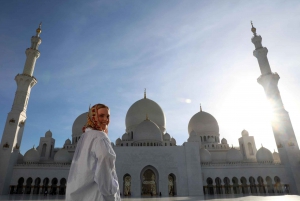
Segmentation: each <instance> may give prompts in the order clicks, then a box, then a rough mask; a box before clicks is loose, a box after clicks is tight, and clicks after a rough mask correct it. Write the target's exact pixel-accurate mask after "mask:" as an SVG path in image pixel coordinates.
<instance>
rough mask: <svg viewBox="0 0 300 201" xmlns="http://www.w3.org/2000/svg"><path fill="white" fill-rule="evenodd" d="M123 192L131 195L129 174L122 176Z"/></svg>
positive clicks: (125, 194)
mask: <svg viewBox="0 0 300 201" xmlns="http://www.w3.org/2000/svg"><path fill="white" fill-rule="evenodd" d="M123 188H124V189H123V194H124V196H131V176H130V174H125V175H124V177H123Z"/></svg>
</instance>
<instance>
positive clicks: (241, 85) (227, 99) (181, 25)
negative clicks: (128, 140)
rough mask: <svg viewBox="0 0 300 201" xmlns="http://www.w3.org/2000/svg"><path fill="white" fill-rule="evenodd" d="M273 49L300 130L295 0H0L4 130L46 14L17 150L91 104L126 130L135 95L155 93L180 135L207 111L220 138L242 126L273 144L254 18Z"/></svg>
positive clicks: (67, 124) (299, 19) (61, 138)
mask: <svg viewBox="0 0 300 201" xmlns="http://www.w3.org/2000/svg"><path fill="white" fill-rule="evenodd" d="M251 20H252V21H253V24H254V26H255V27H256V29H257V33H258V34H259V35H261V36H262V38H263V41H262V43H263V46H264V47H267V48H268V50H269V53H268V59H269V63H270V65H271V69H272V71H273V72H277V73H278V74H279V75H280V77H281V79H280V81H279V90H280V93H281V96H282V100H283V103H284V106H285V108H286V110H287V111H288V112H289V114H290V118H291V121H292V124H293V127H294V131H295V133H296V137H297V140H298V141H299V140H300V124H299V120H300V93H299V90H300V81H299V79H297V78H298V77H299V74H300V71H299V69H300V68H299V66H300V60H299V52H300V38H299V33H300V3H299V1H298V0H295V1H292V0H291V1H278V0H271V1H267V0H266V1H255V0H253V1H238V0H228V1H221V0H219V1H217V0H211V1H201V0H197V1H190V0H187V1H179V0H172V1H168V0H166V1H156V0H152V1H132V0H128V1H100V0H86V1H68V0H66V1H55V0H53V1H38V0H32V1H26V2H25V1H4V2H2V3H1V8H0V95H1V98H0V136H1V137H2V131H3V129H4V124H5V121H6V118H7V114H8V113H9V112H10V110H11V106H12V103H13V100H14V94H15V91H16V83H15V81H14V77H15V76H16V75H17V74H18V73H22V72H23V67H24V63H25V60H26V55H25V50H26V48H28V47H30V38H31V36H33V35H35V30H36V28H37V27H38V25H39V23H40V22H41V21H42V23H43V24H42V33H41V35H40V37H41V38H42V44H41V45H40V47H39V51H40V53H41V56H40V58H38V60H37V62H36V66H35V70H34V76H35V77H36V79H37V80H38V83H37V84H36V85H35V86H34V87H33V89H32V91H31V95H30V99H29V103H28V108H27V120H26V125H25V130H24V133H23V139H22V144H21V147H20V150H21V153H22V154H24V153H25V152H26V151H27V150H28V149H30V148H32V146H33V145H35V146H37V145H38V144H39V139H40V137H43V136H44V134H45V132H46V131H48V130H49V129H50V130H51V131H52V133H53V138H54V139H55V140H56V141H55V147H62V146H63V144H64V142H65V140H66V139H68V138H70V139H71V135H72V125H73V122H74V120H75V119H76V118H77V117H78V116H79V115H80V114H82V113H84V112H87V110H88V106H89V105H90V104H91V105H93V104H96V103H104V104H107V105H108V106H109V107H110V109H111V123H110V126H109V137H110V139H111V140H112V141H115V140H116V139H117V138H118V137H121V136H122V134H124V133H125V116H126V113H127V111H128V109H129V108H130V106H131V105H132V104H133V103H134V102H136V101H137V100H140V99H142V98H143V93H144V88H146V89H147V98H149V99H151V100H153V101H155V102H156V103H157V104H159V105H160V107H161V108H162V109H163V111H164V113H165V116H166V130H167V132H168V133H169V134H170V135H171V136H173V137H174V138H175V139H176V141H177V145H182V144H183V143H184V142H185V141H187V139H188V136H189V135H188V123H189V120H190V119H191V117H192V116H193V115H194V114H196V113H197V112H199V110H200V109H199V108H200V103H201V105H202V108H203V111H205V112H208V113H210V114H211V115H213V116H214V117H215V118H216V120H217V121H218V124H219V128H220V139H222V138H226V139H227V142H228V144H230V145H233V146H238V138H239V137H241V132H242V130H243V129H246V130H247V131H248V132H249V134H250V135H251V136H254V137H255V141H256V147H257V149H259V148H260V147H261V146H262V145H263V146H264V147H266V148H268V149H270V150H271V151H272V152H273V151H274V150H275V151H277V148H276V144H275V140H274V136H273V132H272V129H271V124H270V118H271V116H270V108H269V104H268V102H267V100H266V97H265V94H264V90H263V88H262V86H260V85H259V84H258V83H257V78H258V77H259V76H260V70H259V66H258V62H257V59H256V58H255V57H254V56H253V50H254V45H253V44H252V42H251V37H252V36H253V34H252V32H251V24H250V21H251Z"/></svg>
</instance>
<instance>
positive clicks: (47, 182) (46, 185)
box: [42, 177, 49, 193]
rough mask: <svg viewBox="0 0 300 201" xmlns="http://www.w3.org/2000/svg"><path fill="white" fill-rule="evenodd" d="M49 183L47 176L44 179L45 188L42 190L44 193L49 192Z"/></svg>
mask: <svg viewBox="0 0 300 201" xmlns="http://www.w3.org/2000/svg"><path fill="white" fill-rule="evenodd" d="M48 185H49V179H48V178H47V177H46V178H45V179H44V180H43V189H42V192H43V193H46V192H48Z"/></svg>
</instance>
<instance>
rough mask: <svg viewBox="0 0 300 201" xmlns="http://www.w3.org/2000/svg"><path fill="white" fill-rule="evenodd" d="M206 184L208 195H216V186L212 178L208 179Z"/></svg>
mask: <svg viewBox="0 0 300 201" xmlns="http://www.w3.org/2000/svg"><path fill="white" fill-rule="evenodd" d="M206 183H207V194H209V195H213V194H214V186H213V183H214V181H213V180H212V178H210V177H208V178H207V179H206Z"/></svg>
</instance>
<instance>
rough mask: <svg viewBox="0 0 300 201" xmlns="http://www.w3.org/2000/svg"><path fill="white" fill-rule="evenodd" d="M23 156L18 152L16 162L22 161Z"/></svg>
mask: <svg viewBox="0 0 300 201" xmlns="http://www.w3.org/2000/svg"><path fill="white" fill-rule="evenodd" d="M23 159H24V156H23V155H22V154H21V153H20V152H19V154H18V161H17V163H23Z"/></svg>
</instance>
